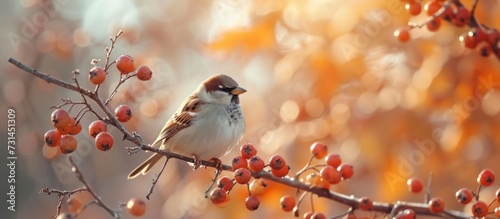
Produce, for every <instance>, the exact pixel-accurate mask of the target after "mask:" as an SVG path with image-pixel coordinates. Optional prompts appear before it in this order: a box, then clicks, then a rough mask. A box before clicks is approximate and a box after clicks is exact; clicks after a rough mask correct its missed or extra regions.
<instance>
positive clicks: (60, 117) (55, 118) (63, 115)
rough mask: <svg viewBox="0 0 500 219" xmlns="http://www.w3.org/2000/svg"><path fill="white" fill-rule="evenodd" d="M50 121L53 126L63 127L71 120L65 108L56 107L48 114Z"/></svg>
mask: <svg viewBox="0 0 500 219" xmlns="http://www.w3.org/2000/svg"><path fill="white" fill-rule="evenodd" d="M50 121H51V122H52V125H53V126H54V127H55V128H64V127H67V126H68V124H69V123H70V122H71V117H70V116H69V113H68V112H66V110H63V109H56V110H54V111H53V112H52V114H51V115H50Z"/></svg>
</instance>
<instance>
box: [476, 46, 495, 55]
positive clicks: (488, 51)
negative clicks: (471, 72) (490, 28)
mask: <svg viewBox="0 0 500 219" xmlns="http://www.w3.org/2000/svg"><path fill="white" fill-rule="evenodd" d="M491 53H493V50H491V46H490V45H489V44H484V45H482V46H481V47H480V48H479V55H481V56H482V57H489V56H490V55H491Z"/></svg>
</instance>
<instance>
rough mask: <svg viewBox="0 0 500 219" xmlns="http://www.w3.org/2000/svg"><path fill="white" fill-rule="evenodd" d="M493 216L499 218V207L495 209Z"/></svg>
mask: <svg viewBox="0 0 500 219" xmlns="http://www.w3.org/2000/svg"><path fill="white" fill-rule="evenodd" d="M495 216H497V217H498V218H500V207H496V208H495Z"/></svg>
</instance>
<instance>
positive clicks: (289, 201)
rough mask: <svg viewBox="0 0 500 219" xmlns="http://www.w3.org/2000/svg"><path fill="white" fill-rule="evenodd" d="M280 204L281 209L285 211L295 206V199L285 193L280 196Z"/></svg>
mask: <svg viewBox="0 0 500 219" xmlns="http://www.w3.org/2000/svg"><path fill="white" fill-rule="evenodd" d="M280 205H281V209H283V211H286V212H288V211H292V210H293V208H294V207H295V199H294V198H293V197H292V196H289V195H285V196H283V197H281V199H280Z"/></svg>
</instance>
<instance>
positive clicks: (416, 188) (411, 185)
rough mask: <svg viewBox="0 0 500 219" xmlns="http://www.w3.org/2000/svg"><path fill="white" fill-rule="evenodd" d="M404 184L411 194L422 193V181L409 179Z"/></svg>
mask: <svg viewBox="0 0 500 219" xmlns="http://www.w3.org/2000/svg"><path fill="white" fill-rule="evenodd" d="M406 184H407V185H408V190H410V192H413V193H419V192H421V191H422V189H423V188H424V184H423V183H422V180H420V179H418V178H411V179H408V180H407V181H406Z"/></svg>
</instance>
